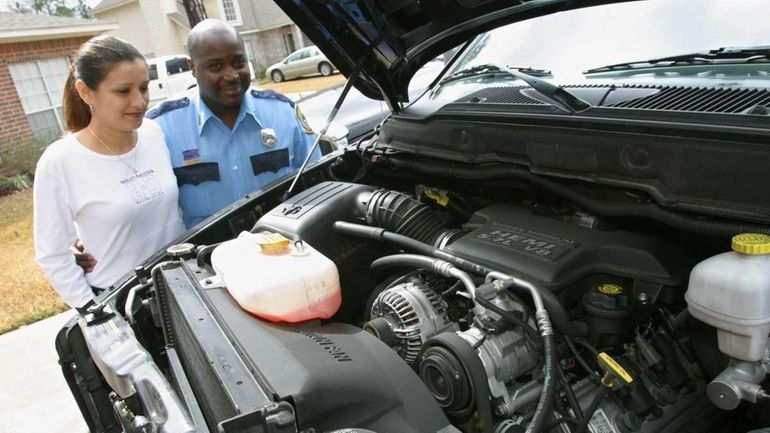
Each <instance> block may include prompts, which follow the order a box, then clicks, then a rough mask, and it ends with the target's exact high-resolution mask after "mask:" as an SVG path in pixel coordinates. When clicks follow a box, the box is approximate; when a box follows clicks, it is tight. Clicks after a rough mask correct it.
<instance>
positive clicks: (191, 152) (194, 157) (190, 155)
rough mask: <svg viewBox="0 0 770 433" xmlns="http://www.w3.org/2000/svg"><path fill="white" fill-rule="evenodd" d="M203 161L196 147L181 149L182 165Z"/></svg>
mask: <svg viewBox="0 0 770 433" xmlns="http://www.w3.org/2000/svg"><path fill="white" fill-rule="evenodd" d="M201 162H203V158H201V156H200V155H199V154H198V149H188V150H184V151H182V165H183V166H185V165H193V164H199V163H201Z"/></svg>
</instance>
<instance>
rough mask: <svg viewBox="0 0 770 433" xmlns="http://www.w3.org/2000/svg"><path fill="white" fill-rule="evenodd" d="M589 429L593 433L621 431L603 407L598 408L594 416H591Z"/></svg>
mask: <svg viewBox="0 0 770 433" xmlns="http://www.w3.org/2000/svg"><path fill="white" fill-rule="evenodd" d="M588 430H590V431H591V433H619V432H618V430H617V429H616V428H615V426H613V425H612V423H611V422H610V420H609V418H607V414H606V413H604V410H603V409H597V410H596V412H594V416H592V417H591V422H589V423H588Z"/></svg>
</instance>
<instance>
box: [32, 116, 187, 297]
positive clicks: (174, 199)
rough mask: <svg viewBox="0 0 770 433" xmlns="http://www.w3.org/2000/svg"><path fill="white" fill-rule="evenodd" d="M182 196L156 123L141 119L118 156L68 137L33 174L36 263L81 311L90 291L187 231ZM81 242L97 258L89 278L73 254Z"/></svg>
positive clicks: (53, 147)
mask: <svg viewBox="0 0 770 433" xmlns="http://www.w3.org/2000/svg"><path fill="white" fill-rule="evenodd" d="M134 161H136V165H135V168H136V170H137V174H136V175H135V174H134V172H133V171H132V170H131V169H130V168H129V166H134ZM178 197H179V190H178V188H177V183H176V177H175V176H174V172H173V170H172V168H171V160H170V157H169V153H168V148H167V147H166V143H165V138H164V136H163V132H162V131H161V129H160V127H159V126H158V125H157V124H156V123H155V122H154V121H152V120H150V119H145V120H144V121H143V122H142V126H141V127H140V128H139V130H138V140H137V143H136V146H135V147H134V149H133V150H131V151H130V152H128V153H126V154H123V155H120V157H118V156H111V155H102V154H99V153H96V152H94V151H92V150H90V149H88V148H87V147H85V146H84V145H83V144H82V143H80V142H79V141H78V140H77V138H76V137H75V135H74V134H70V135H68V136H66V137H64V138H62V139H61V140H58V141H56V142H54V143H52V144H51V145H50V146H49V147H48V148H47V149H46V151H45V152H44V153H43V155H42V157H41V158H40V161H39V162H38V164H37V169H36V171H35V183H34V235H35V260H36V261H37V263H38V265H40V267H41V268H42V269H43V271H44V272H45V274H46V276H47V277H48V280H49V281H50V283H51V285H52V286H53V287H54V289H56V291H57V292H58V293H59V295H61V297H62V298H63V299H64V301H65V302H67V304H69V305H70V306H71V307H80V306H82V305H84V304H85V303H87V302H88V301H89V300H91V299H93V292H92V291H91V287H90V286H95V287H104V288H106V287H109V286H110V285H112V284H114V283H115V282H116V281H117V280H118V279H119V278H120V277H122V276H123V275H125V274H126V273H128V272H130V271H131V270H132V269H133V268H134V267H135V266H136V265H138V264H139V263H141V262H142V261H143V260H145V259H146V258H148V257H149V256H150V255H151V254H152V253H154V252H156V251H157V250H159V249H160V248H161V247H163V246H165V245H167V244H168V243H169V242H171V241H172V240H174V239H175V238H176V237H177V236H179V235H180V234H181V233H182V231H183V230H184V225H183V223H182V219H181V216H180V211H179V205H178ZM78 238H79V239H80V240H81V241H82V242H83V245H85V247H86V250H87V251H88V252H90V253H91V254H92V255H93V256H94V258H95V259H96V261H97V264H96V266H95V268H94V270H93V272H91V273H88V274H84V273H83V269H82V268H80V267H79V266H78V265H77V264H76V263H75V259H74V256H73V254H72V249H71V247H72V245H73V244H74V242H75V240H76V239H78Z"/></svg>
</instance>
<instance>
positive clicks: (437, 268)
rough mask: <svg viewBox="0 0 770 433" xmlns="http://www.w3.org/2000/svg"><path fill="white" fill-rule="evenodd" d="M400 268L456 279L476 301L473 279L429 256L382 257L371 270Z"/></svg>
mask: <svg viewBox="0 0 770 433" xmlns="http://www.w3.org/2000/svg"><path fill="white" fill-rule="evenodd" d="M400 266H414V267H417V268H426V269H430V270H432V271H433V272H435V273H437V274H439V275H443V276H445V277H451V278H456V279H458V280H460V281H461V282H462V283H463V284H464V285H465V288H466V290H467V291H468V294H469V295H470V297H471V299H472V300H473V301H474V302H475V301H476V284H475V283H474V282H473V280H472V279H471V277H470V276H469V275H468V274H466V273H465V272H463V271H461V270H460V269H458V268H456V267H455V266H454V265H452V264H451V263H449V262H446V261H444V260H440V259H436V258H433V257H428V256H420V255H417V254H394V255H392V256H385V257H381V258H379V259H377V260H375V261H373V262H372V265H371V268H372V270H374V271H377V270H380V269H386V268H395V267H400Z"/></svg>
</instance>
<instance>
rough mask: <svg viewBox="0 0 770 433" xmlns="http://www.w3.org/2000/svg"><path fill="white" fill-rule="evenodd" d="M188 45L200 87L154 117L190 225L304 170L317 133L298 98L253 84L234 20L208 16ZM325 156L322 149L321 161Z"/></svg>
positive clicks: (158, 110)
mask: <svg viewBox="0 0 770 433" xmlns="http://www.w3.org/2000/svg"><path fill="white" fill-rule="evenodd" d="M187 47H188V50H189V52H190V58H191V60H190V68H191V69H192V73H193V75H194V76H195V79H196V81H197V82H198V86H197V89H193V91H192V92H191V93H190V94H189V95H188V96H186V97H184V98H180V99H176V100H170V101H166V102H164V103H162V104H161V105H160V106H158V107H156V108H154V109H152V110H150V111H149V112H148V113H147V117H148V118H150V119H154V120H155V121H156V122H158V123H159V124H160V126H161V128H162V129H163V132H164V133H165V134H166V141H167V143H168V148H169V152H170V154H171V163H172V165H173V166H174V173H175V174H176V177H177V182H178V184H179V203H180V205H181V206H182V211H183V216H184V221H185V225H186V226H187V227H188V228H189V227H192V226H194V225H195V224H197V223H199V222H200V221H202V220H204V219H205V218H207V217H208V216H209V215H211V214H213V213H214V212H216V211H218V210H219V209H222V208H223V207H225V206H227V205H229V204H230V203H232V202H234V201H235V200H237V199H239V198H241V197H243V196H244V195H246V194H248V193H250V192H252V191H254V190H257V189H259V188H260V187H261V186H262V185H264V184H266V183H268V182H271V181H273V180H274V179H276V178H278V177H280V176H282V175H284V174H286V173H289V172H290V171H293V170H296V169H298V168H299V167H300V166H301V165H302V162H303V161H304V159H305V157H306V156H307V153H308V152H309V151H310V147H311V146H312V144H313V141H314V139H315V135H314V134H313V131H312V130H311V129H310V126H309V125H308V123H307V121H306V120H305V118H304V116H303V115H302V113H301V112H300V111H299V107H296V106H295V105H294V103H293V102H292V101H291V100H289V99H288V98H286V97H285V96H283V95H281V94H278V93H275V92H272V91H268V90H263V91H259V90H253V89H251V90H250V89H249V85H250V82H251V78H250V73H249V67H248V60H247V58H246V52H245V50H244V46H243V40H242V39H241V37H240V35H239V34H238V32H237V31H236V30H235V29H234V28H232V27H231V26H230V25H228V24H226V23H224V22H222V21H219V20H214V19H207V20H204V21H202V22H201V23H199V24H198V25H196V26H195V27H194V28H193V29H192V30H191V31H190V35H189V36H188V38H187ZM320 156H321V153H320V151H318V150H317V151H316V153H315V154H314V155H313V159H317V158H319V157H320Z"/></svg>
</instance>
